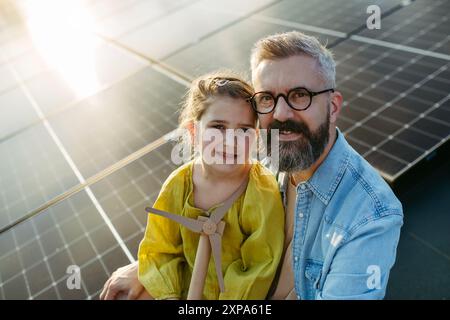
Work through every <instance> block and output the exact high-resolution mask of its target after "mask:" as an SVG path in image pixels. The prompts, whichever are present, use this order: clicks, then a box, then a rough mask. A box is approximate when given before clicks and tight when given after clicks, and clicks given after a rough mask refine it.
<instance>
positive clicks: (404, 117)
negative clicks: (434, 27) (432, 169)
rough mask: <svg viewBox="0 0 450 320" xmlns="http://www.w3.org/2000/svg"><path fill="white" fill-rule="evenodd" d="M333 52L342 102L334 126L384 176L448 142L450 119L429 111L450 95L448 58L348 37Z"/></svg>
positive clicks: (392, 175)
mask: <svg viewBox="0 0 450 320" xmlns="http://www.w3.org/2000/svg"><path fill="white" fill-rule="evenodd" d="M349 43H350V45H349V46H348V45H347V44H349ZM333 50H334V52H335V54H336V56H337V74H338V75H339V74H340V75H339V76H338V79H337V82H338V84H337V86H338V89H339V90H341V91H342V92H343V93H344V101H345V103H344V108H343V110H342V113H341V119H340V120H339V121H338V125H339V126H340V125H341V122H342V129H343V131H344V134H345V135H346V136H348V137H351V138H352V140H351V141H350V142H354V141H357V142H358V146H357V148H358V147H359V146H360V145H361V144H362V145H365V146H366V147H367V148H368V150H365V151H364V152H363V153H362V154H363V156H364V157H365V158H366V159H367V160H368V161H369V162H370V163H371V164H372V165H373V166H374V167H375V168H377V169H379V170H380V171H381V173H382V174H383V176H384V177H385V178H386V179H387V180H389V181H391V182H392V181H394V180H395V179H396V178H398V177H399V176H400V175H401V174H402V173H403V172H405V171H406V170H408V169H409V168H411V167H412V166H413V165H414V164H415V163H417V162H418V161H419V160H420V159H421V158H423V157H425V156H427V155H429V154H430V153H431V152H432V151H433V150H434V149H435V148H437V147H438V146H439V145H441V144H442V143H445V142H446V141H447V140H448V137H449V135H450V123H449V122H448V121H446V120H443V119H442V118H439V117H436V113H433V114H431V112H433V111H434V110H435V109H441V108H442V107H441V105H442V104H445V103H446V101H448V99H449V98H450V95H449V92H448V89H445V88H446V85H448V84H449V82H450V78H448V73H447V71H448V62H447V61H446V60H443V59H438V58H433V57H428V56H423V55H417V54H414V53H410V52H404V51H399V50H394V49H391V50H387V49H386V48H379V47H376V46H374V45H368V44H365V45H361V44H357V45H355V43H352V41H351V40H350V42H343V43H341V44H338V45H337V46H336V47H334V48H333ZM349 52H352V53H349ZM365 52H371V54H368V55H366V54H365ZM374 52H375V53H376V54H372V53H374ZM360 75H361V77H360ZM431 81H432V82H431ZM441 113H442V111H441ZM444 119H445V118H444ZM394 146H395V147H394Z"/></svg>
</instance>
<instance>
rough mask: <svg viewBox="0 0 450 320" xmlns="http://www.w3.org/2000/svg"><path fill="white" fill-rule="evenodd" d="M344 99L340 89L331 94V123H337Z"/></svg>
mask: <svg viewBox="0 0 450 320" xmlns="http://www.w3.org/2000/svg"><path fill="white" fill-rule="evenodd" d="M342 101H343V97H342V94H341V93H340V92H339V91H335V92H333V93H332V94H331V101H330V123H333V124H335V123H336V121H337V118H338V117H339V114H340V112H341V109H342Z"/></svg>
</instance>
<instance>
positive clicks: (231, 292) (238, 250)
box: [138, 161, 284, 300]
mask: <svg viewBox="0 0 450 320" xmlns="http://www.w3.org/2000/svg"><path fill="white" fill-rule="evenodd" d="M192 167H193V161H191V162H189V163H186V164H185V165H183V166H181V167H180V168H178V169H176V170H175V171H174V172H172V173H171V175H170V176H169V177H168V178H167V180H166V181H165V182H164V184H163V186H162V189H161V191H160V193H159V195H158V198H157V200H156V202H155V204H154V207H155V208H156V209H160V210H164V211H168V212H172V213H178V214H181V215H183V216H186V217H190V218H194V219H196V218H197V217H198V216H199V215H205V213H204V211H203V210H201V209H199V208H196V207H194V206H193V203H194V201H193V200H194V193H193V182H192ZM223 220H224V221H225V223H226V225H225V230H224V233H223V238H222V271H223V275H224V283H225V292H223V293H221V292H220V290H219V284H218V281H217V276H216V272H215V269H214V261H213V259H211V260H210V263H209V266H208V275H207V277H206V280H205V289H204V291H203V296H204V297H203V298H204V299H207V300H217V299H225V300H226V299H230V300H234V299H236V300H241V299H265V298H266V295H267V293H268V291H269V289H270V286H271V283H272V281H273V279H274V277H275V273H276V271H277V267H278V263H279V262H280V258H281V254H282V250H283V242H284V209H283V204H282V200H281V196H280V192H279V189H278V184H277V182H276V180H275V177H274V176H273V175H272V173H270V171H269V170H268V169H266V168H265V167H264V166H263V165H262V164H260V163H259V162H256V163H254V164H252V168H251V169H250V172H249V182H248V186H247V190H246V192H245V193H244V194H242V195H241V196H240V197H239V198H238V199H237V200H236V201H235V203H234V204H233V206H232V207H231V208H230V209H229V210H228V212H227V213H226V214H225V217H224V219H223ZM199 237H200V235H199V234H198V233H194V232H192V231H190V230H188V229H186V228H185V227H183V226H181V225H179V224H178V223H176V222H174V221H172V220H170V219H167V218H164V217H161V216H157V215H154V214H149V216H148V222H147V228H146V231H145V236H144V239H143V240H142V241H141V243H140V246H139V253H138V259H139V281H140V282H141V283H142V284H143V286H144V287H145V289H146V290H147V291H148V292H149V293H150V294H151V295H152V296H153V297H154V298H155V299H169V298H179V299H186V297H187V292H188V289H189V282H190V279H191V275H192V270H193V267H194V261H195V254H196V251H197V245H198V241H199Z"/></svg>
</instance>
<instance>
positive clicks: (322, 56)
mask: <svg viewBox="0 0 450 320" xmlns="http://www.w3.org/2000/svg"><path fill="white" fill-rule="evenodd" d="M301 54H305V55H308V56H311V57H313V58H314V59H316V61H317V66H318V67H319V73H320V76H321V77H322V79H323V81H324V82H325V85H326V86H327V88H334V87H335V86H336V63H335V61H334V59H333V54H332V53H331V51H330V50H329V49H327V48H326V47H325V46H324V45H322V44H321V43H320V42H319V40H317V38H315V37H312V36H308V35H306V34H304V33H301V32H298V31H290V32H285V33H279V34H274V35H271V36H268V37H265V38H262V39H260V40H258V42H256V44H255V45H254V47H253V49H252V54H251V58H250V65H251V69H252V75H253V74H254V72H255V70H256V68H257V67H258V65H259V64H260V63H261V61H263V60H277V59H282V58H289V57H291V56H296V55H301Z"/></svg>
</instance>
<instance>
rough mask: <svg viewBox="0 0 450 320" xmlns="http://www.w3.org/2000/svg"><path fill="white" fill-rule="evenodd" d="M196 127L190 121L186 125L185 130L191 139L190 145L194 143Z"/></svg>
mask: <svg viewBox="0 0 450 320" xmlns="http://www.w3.org/2000/svg"><path fill="white" fill-rule="evenodd" d="M196 127H197V125H196V123H195V122H194V121H190V122H188V123H187V124H186V129H187V130H188V132H189V135H190V137H191V144H193V143H195V135H196V133H197V128H196Z"/></svg>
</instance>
